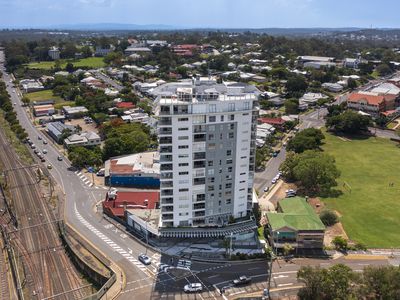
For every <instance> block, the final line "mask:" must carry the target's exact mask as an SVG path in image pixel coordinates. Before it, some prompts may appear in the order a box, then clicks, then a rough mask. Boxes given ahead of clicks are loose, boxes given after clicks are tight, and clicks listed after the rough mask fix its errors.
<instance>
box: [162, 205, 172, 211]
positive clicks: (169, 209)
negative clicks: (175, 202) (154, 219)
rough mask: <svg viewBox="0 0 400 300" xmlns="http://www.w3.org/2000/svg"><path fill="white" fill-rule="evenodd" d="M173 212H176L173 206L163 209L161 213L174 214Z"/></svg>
mask: <svg viewBox="0 0 400 300" xmlns="http://www.w3.org/2000/svg"><path fill="white" fill-rule="evenodd" d="M173 211H174V207H173V206H172V205H170V206H163V207H161V212H162V213H166V212H173Z"/></svg>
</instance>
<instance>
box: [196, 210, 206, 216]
mask: <svg viewBox="0 0 400 300" xmlns="http://www.w3.org/2000/svg"><path fill="white" fill-rule="evenodd" d="M205 215H206V212H205V211H204V210H201V211H195V212H194V217H195V218H199V217H204V216H205Z"/></svg>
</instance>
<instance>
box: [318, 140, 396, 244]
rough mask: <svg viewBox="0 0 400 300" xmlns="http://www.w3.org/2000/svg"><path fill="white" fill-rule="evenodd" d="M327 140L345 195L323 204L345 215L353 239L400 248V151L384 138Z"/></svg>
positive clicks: (345, 221) (326, 148)
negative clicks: (339, 172)
mask: <svg viewBox="0 0 400 300" xmlns="http://www.w3.org/2000/svg"><path fill="white" fill-rule="evenodd" d="M325 137H326V139H325V145H324V146H323V149H324V150H325V152H326V153H328V154H331V155H333V156H334V157H335V159H336V164H337V167H338V169H339V170H340V171H341V177H340V178H339V180H338V188H339V189H340V190H341V191H342V192H343V194H342V195H340V196H339V197H337V198H327V199H323V201H324V202H325V203H326V204H327V206H328V207H330V208H332V209H335V210H337V211H338V212H339V213H340V214H341V215H342V217H341V221H342V224H343V226H344V228H345V230H346V232H347V234H348V235H349V238H350V239H352V240H354V241H357V242H361V243H364V244H365V245H367V246H368V247H372V248H374V247H378V248H379V247H382V248H391V247H400V229H399V228H400V196H399V195H400V177H399V175H400V165H399V163H398V162H399V161H400V149H399V148H397V147H396V146H395V143H394V142H391V141H389V140H386V139H380V138H369V139H353V140H351V141H346V140H342V139H340V138H339V137H336V136H333V135H330V134H327V133H326V134H325ZM391 182H393V183H394V186H393V187H389V183H391Z"/></svg>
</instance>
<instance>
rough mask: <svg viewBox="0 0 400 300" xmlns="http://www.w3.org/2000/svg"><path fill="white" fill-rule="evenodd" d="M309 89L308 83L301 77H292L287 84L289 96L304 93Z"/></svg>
mask: <svg viewBox="0 0 400 300" xmlns="http://www.w3.org/2000/svg"><path fill="white" fill-rule="evenodd" d="M307 87H308V85H307V81H306V79H305V78H304V76H301V75H296V76H291V77H290V78H289V79H288V80H287V82H286V90H287V92H288V93H289V94H293V93H304V92H305V91H306V90H307Z"/></svg>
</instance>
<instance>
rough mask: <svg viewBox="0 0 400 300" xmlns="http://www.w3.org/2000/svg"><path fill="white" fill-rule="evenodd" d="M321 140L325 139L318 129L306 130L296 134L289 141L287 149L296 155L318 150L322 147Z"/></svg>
mask: <svg viewBox="0 0 400 300" xmlns="http://www.w3.org/2000/svg"><path fill="white" fill-rule="evenodd" d="M323 139H325V136H324V135H323V133H322V131H321V130H320V129H315V128H307V129H304V130H303V131H300V132H299V133H297V134H296V135H295V136H294V138H292V139H291V140H290V141H289V143H288V145H287V149H288V150H289V151H294V152H296V153H302V152H304V151H305V150H313V149H318V148H319V147H320V146H321V145H322V140H323Z"/></svg>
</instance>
